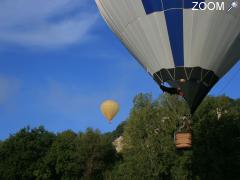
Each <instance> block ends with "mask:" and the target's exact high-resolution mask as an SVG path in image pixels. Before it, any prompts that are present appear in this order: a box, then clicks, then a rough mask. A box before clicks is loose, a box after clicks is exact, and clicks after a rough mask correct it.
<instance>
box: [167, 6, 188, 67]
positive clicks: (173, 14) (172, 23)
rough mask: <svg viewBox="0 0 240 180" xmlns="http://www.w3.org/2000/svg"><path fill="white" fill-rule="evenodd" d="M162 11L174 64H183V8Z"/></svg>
mask: <svg viewBox="0 0 240 180" xmlns="http://www.w3.org/2000/svg"><path fill="white" fill-rule="evenodd" d="M164 13H165V18H166V23H167V29H168V36H169V41H170V45H171V49H172V54H173V59H174V63H175V66H183V65H184V50H183V47H184V45H183V10H182V9H173V10H170V11H164Z"/></svg>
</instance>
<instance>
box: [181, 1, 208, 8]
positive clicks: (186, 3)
mask: <svg viewBox="0 0 240 180" xmlns="http://www.w3.org/2000/svg"><path fill="white" fill-rule="evenodd" d="M183 1H184V9H190V8H193V7H194V3H193V2H198V3H200V2H205V0H183ZM197 7H198V6H197ZM201 7H202V8H203V7H204V5H202V6H201ZM196 9H199V8H196Z"/></svg>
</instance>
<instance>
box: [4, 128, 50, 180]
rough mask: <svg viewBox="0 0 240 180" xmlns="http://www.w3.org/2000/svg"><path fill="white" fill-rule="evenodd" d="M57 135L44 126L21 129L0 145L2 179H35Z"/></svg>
mask: <svg viewBox="0 0 240 180" xmlns="http://www.w3.org/2000/svg"><path fill="white" fill-rule="evenodd" d="M54 139H55V135H54V134H52V133H49V132H47V131H46V130H45V129H44V128H43V127H39V128H34V129H30V128H29V127H27V128H23V129H21V130H20V131H19V132H18V133H16V134H15V135H11V136H10V137H9V138H8V139H7V140H5V141H4V142H2V144H1V146H0V159H1V160H0V179H35V173H36V171H37V170H38V167H39V165H40V164H41V162H42V160H43V158H44V157H45V155H46V154H47V152H48V150H49V148H50V146H51V145H52V142H53V141H54Z"/></svg>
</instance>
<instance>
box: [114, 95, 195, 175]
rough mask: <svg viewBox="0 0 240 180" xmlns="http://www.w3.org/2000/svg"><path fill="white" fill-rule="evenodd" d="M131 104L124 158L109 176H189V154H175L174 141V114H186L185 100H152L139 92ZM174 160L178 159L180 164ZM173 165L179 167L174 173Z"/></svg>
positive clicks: (149, 96) (172, 98) (126, 127)
mask: <svg viewBox="0 0 240 180" xmlns="http://www.w3.org/2000/svg"><path fill="white" fill-rule="evenodd" d="M133 104H134V107H133V109H132V111H131V113H130V117H129V118H128V123H127V125H126V126H125V131H124V150H123V153H122V154H123V161H122V162H121V163H120V164H119V165H118V167H117V170H116V169H115V171H114V173H115V174H114V175H113V176H112V179H164V180H167V179H181V176H182V177H183V178H184V177H186V178H188V177H189V176H191V172H190V171H189V169H187V168H185V166H187V167H188V166H190V165H189V164H191V159H190V158H189V155H188V154H178V153H176V149H175V145H174V140H173V139H174V131H175V130H176V126H177V124H178V121H179V119H178V115H177V114H180V113H182V114H185V113H187V111H186V109H185V108H186V105H185V104H184V102H183V101H182V100H180V101H179V100H178V99H177V97H176V96H173V97H171V96H169V97H168V96H167V97H165V98H159V99H158V100H157V101H152V97H151V95H150V94H146V95H144V94H139V95H138V96H136V97H135V98H134V103H133ZM173 108H174V111H175V112H172V109H173ZM183 157H185V159H184V158H183ZM183 159H184V160H183ZM177 161H178V162H180V161H181V163H182V167H179V164H177V163H176V162H177ZM173 168H175V170H178V173H177V174H176V172H175V171H173V170H172V169H173ZM186 170H187V171H186ZM176 175H178V176H177V177H176Z"/></svg>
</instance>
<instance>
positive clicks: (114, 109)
mask: <svg viewBox="0 0 240 180" xmlns="http://www.w3.org/2000/svg"><path fill="white" fill-rule="evenodd" d="M100 109H101V112H102V114H103V115H104V116H105V117H106V119H107V120H108V121H110V122H111V121H112V119H113V118H114V117H115V116H116V115H117V113H118V111H119V105H118V103H117V102H116V101H113V100H106V101H104V102H103V103H102V104H101V106H100Z"/></svg>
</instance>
